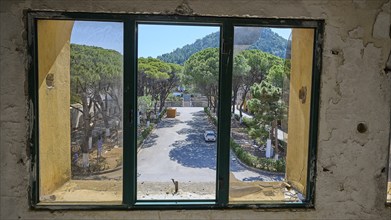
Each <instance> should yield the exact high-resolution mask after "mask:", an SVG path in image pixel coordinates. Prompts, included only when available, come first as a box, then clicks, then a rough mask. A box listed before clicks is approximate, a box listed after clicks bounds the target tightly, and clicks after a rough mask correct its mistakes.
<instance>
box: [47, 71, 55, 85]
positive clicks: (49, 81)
mask: <svg viewBox="0 0 391 220" xmlns="http://www.w3.org/2000/svg"><path fill="white" fill-rule="evenodd" d="M46 86H47V87H48V88H49V89H51V88H54V74H53V73H49V74H48V75H47V76H46Z"/></svg>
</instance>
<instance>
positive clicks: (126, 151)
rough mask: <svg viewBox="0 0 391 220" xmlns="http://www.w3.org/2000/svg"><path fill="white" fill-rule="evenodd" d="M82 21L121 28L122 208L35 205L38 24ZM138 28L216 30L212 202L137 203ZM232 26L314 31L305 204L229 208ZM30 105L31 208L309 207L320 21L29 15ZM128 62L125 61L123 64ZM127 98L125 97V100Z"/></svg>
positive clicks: (111, 206) (311, 201) (251, 205)
mask: <svg viewBox="0 0 391 220" xmlns="http://www.w3.org/2000/svg"><path fill="white" fill-rule="evenodd" d="M45 19H46V20H80V21H108V22H110V21H112V22H122V23H123V25H124V28H123V36H124V38H123V39H124V40H123V47H124V53H123V60H124V62H123V65H124V66H123V88H124V89H123V98H124V100H123V134H124V135H123V137H124V139H123V177H125V176H126V177H127V178H123V199H122V204H118V205H115V204H99V203H81V202H78V203H72V204H68V203H53V204H39V178H38V177H39V166H40V165H39V160H38V156H39V143H38V139H39V136H38V135H39V133H38V121H39V115H38V85H37V82H38V51H37V45H38V41H37V21H38V20H45ZM137 24H175V25H178V24H179V25H182V24H183V25H197V26H203V25H204V26H211V25H213V26H219V27H220V68H219V103H220V104H219V105H218V110H217V113H218V118H219V120H218V126H217V132H218V134H219V135H218V136H217V167H216V199H215V200H149V201H138V200H137V188H136V187H137V178H136V176H137V175H136V172H137V154H136V152H137V149H136V141H137V137H136V133H137V132H136V123H137V120H136V117H137V114H134V112H136V111H137V110H135V109H137V99H136V98H134V97H135V96H136V95H137V93H136V89H137V74H135V73H137ZM235 26H254V27H272V28H276V27H279V28H311V29H314V45H313V64H312V82H311V86H312V92H311V94H310V95H311V105H310V106H311V107H310V116H309V117H310V120H309V121H310V125H309V128H310V129H309V140H308V144H309V147H308V151H309V152H308V161H307V165H308V169H307V183H306V184H307V189H306V199H305V200H304V201H302V202H300V203H292V202H279V203H274V202H273V203H271V202H263V203H259V202H257V203H246V204H230V203H229V199H228V198H229V170H230V167H229V159H230V158H229V152H230V147H229V146H230V144H229V141H230V138H227V137H229V135H230V127H231V124H230V123H231V122H230V118H231V86H232V66H233V44H234V42H233V36H234V27H235ZM27 31H28V55H29V59H28V102H29V112H30V115H29V120H30V123H29V126H30V129H29V140H28V150H29V152H30V153H29V154H30V158H31V166H30V187H29V204H30V207H31V208H33V209H37V210H38V209H39V210H40V209H50V210H64V209H65V210H126V209H132V210H143V209H158V210H159V209H165V210H167V209H224V208H238V209H243V208H244V209H249V208H251V209H254V208H313V207H314V199H315V179H316V153H317V138H318V114H319V113H318V112H319V90H320V74H321V65H322V48H323V33H324V20H311V19H277V18H247V17H214V16H187V15H174V14H168V15H154V14H126V13H90V12H53V11H50V12H49V11H28V12H27ZM126 60H128V61H129V62H125V61H126ZM125 97H127V98H125Z"/></svg>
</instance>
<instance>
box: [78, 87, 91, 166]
mask: <svg viewBox="0 0 391 220" xmlns="http://www.w3.org/2000/svg"><path fill="white" fill-rule="evenodd" d="M81 96H82V100H83V103H82V104H83V122H84V129H83V133H84V135H83V141H82V144H81V152H82V153H83V167H88V166H89V161H88V153H89V142H90V137H91V134H92V129H91V125H90V124H91V115H90V108H89V105H88V100H87V95H86V94H85V93H83V94H82V95H81Z"/></svg>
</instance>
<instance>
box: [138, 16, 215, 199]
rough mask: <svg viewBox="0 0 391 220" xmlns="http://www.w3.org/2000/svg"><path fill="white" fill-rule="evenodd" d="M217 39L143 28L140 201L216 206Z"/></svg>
mask: <svg viewBox="0 0 391 220" xmlns="http://www.w3.org/2000/svg"><path fill="white" fill-rule="evenodd" d="M219 36H220V35H219V28H218V27H206V26H175V25H147V24H140V25H138V73H137V74H138V87H137V96H138V120H137V125H138V126H137V129H138V132H137V147H138V149H137V150H138V154H137V199H138V200H191V199H215V194H216V191H215V189H216V138H217V133H216V125H217V118H216V110H217V105H218V100H219V98H218V82H219V77H218V76H219V48H218V47H219Z"/></svg>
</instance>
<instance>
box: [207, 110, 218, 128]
mask: <svg viewBox="0 0 391 220" xmlns="http://www.w3.org/2000/svg"><path fill="white" fill-rule="evenodd" d="M204 112H205V113H206V114H207V115H208V117H209V119H210V120H212V123H213V124H214V125H215V126H217V118H216V117H215V116H212V114H210V111H209V108H208V107H204Z"/></svg>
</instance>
